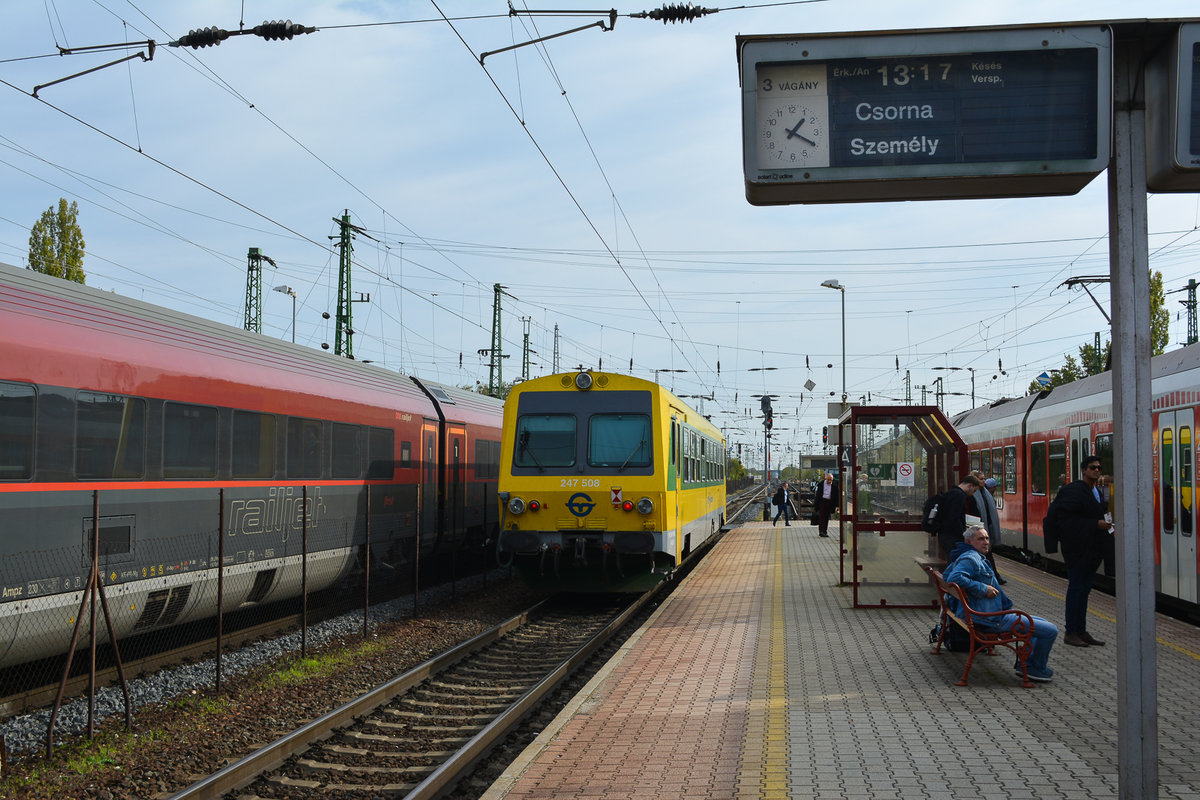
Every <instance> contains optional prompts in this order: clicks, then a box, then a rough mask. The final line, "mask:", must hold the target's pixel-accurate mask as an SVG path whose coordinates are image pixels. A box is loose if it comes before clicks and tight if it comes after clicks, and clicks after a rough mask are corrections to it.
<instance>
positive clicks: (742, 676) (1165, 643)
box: [484, 522, 1200, 800]
mask: <svg viewBox="0 0 1200 800" xmlns="http://www.w3.org/2000/svg"><path fill="white" fill-rule="evenodd" d="M838 551H839V546H838V539H837V538H835V537H831V538H828V539H822V538H818V537H817V535H816V529H815V528H814V527H812V526H811V525H807V524H804V523H793V524H792V525H791V526H790V527H784V526H782V525H779V526H772V525H771V524H770V523H766V522H753V523H749V524H747V525H744V526H742V527H740V528H737V529H735V530H733V531H730V532H729V533H728V534H726V535H725V537H724V538H723V539H722V540H721V541H720V542H718V544H717V545H716V547H715V548H714V549H713V551H712V552H711V553H710V554H709V555H708V557H707V558H706V559H705V560H704V562H703V563H702V564H701V565H700V566H699V567H698V568H697V569H696V570H695V571H694V572H693V573H692V574H691V575H690V576H689V577H688V578H687V579H686V580H685V581H683V583H682V584H681V585H680V586H679V587H678V588H677V590H676V591H675V593H674V594H673V595H672V596H671V597H670V598H669V599H668V601H667V602H665V603H664V604H663V605H662V606H661V607H660V608H659V609H658V611H657V612H656V613H655V614H654V616H653V617H652V618H651V619H650V620H649V621H648V622H647V624H646V625H645V626H643V627H642V629H641V630H640V631H638V632H637V633H636V634H635V635H634V636H632V637H631V638H630V639H629V640H628V641H627V642H626V644H625V645H624V647H623V648H622V649H621V651H620V653H618V655H617V656H615V657H614V658H613V659H612V660H611V661H610V662H609V663H608V664H607V665H606V666H605V668H604V669H603V670H602V671H601V672H600V673H599V674H598V675H597V676H596V677H595V678H594V679H593V680H592V681H591V682H590V683H589V684H588V686H587V687H585V689H584V690H583V691H582V692H580V693H579V695H577V696H576V697H575V699H574V700H573V701H572V703H571V704H570V705H569V706H568V707H567V708H566V709H564V710H563V712H562V713H561V714H560V715H559V716H558V718H557V719H556V720H555V721H554V722H553V723H552V724H551V725H550V726H548V727H547V729H546V730H545V731H543V733H542V734H541V735H540V736H539V737H538V738H537V740H536V741H535V742H533V743H532V744H531V745H530V746H529V748H527V749H526V751H525V753H523V754H522V756H521V757H520V758H519V759H518V760H517V761H516V762H515V763H514V764H513V765H512V766H511V767H510V768H509V770H508V771H507V772H506V773H505V774H504V775H503V776H502V777H501V778H500V779H499V780H497V781H496V783H495V784H493V786H492V787H491V788H490V789H489V790H488V791H487V793H486V794H485V795H484V798H486V799H487V800H498V798H502V797H507V798H513V799H514V800H516V799H518V798H519V799H520V800H533V798H603V799H604V800H622V799H623V798H818V799H822V798H829V800H835V799H836V800H842V798H861V799H862V800H876V799H878V800H889V799H890V798H895V799H896V800H900V798H905V799H906V800H911V799H912V798H931V799H933V800H952V798H993V797H994V798H1015V799H1016V800H1021V799H1022V798H1026V799H1027V800H1048V799H1049V800H1053V799H1055V798H1062V799H1063V800H1085V799H1086V800H1090V799H1091V798H1116V797H1118V794H1119V777H1118V774H1117V761H1118V756H1117V729H1118V726H1117V706H1116V701H1117V694H1116V681H1117V677H1116V660H1117V652H1116V651H1117V648H1116V646H1115V645H1116V641H1115V639H1116V610H1115V606H1114V600H1113V598H1112V597H1109V596H1107V595H1104V594H1101V593H1098V592H1093V593H1092V599H1091V605H1090V619H1089V624H1088V629H1089V631H1090V632H1091V633H1092V634H1093V635H1094V636H1097V637H1099V638H1100V639H1105V640H1108V642H1109V644H1108V645H1107V646H1105V647H1088V648H1074V647H1067V646H1065V645H1064V644H1063V643H1062V640H1061V636H1060V639H1059V642H1058V643H1057V644H1056V645H1055V648H1054V652H1053V653H1052V654H1051V657H1050V665H1051V666H1052V667H1053V668H1054V670H1055V676H1054V680H1053V682H1051V683H1048V684H1038V685H1036V686H1035V688H1033V689H1023V688H1021V685H1020V683H1021V682H1020V679H1019V678H1018V677H1016V676H1015V675H1014V674H1013V670H1012V658H1011V655H1009V654H1008V652H1007V651H1004V652H1003V653H1002V654H1001V655H998V656H994V657H989V656H979V657H978V658H977V659H976V664H975V666H974V667H973V668H972V670H971V676H970V684H971V685H970V686H968V687H965V688H963V687H957V686H954V681H955V680H957V679H958V676H959V675H960V674H961V672H962V667H963V663H964V661H965V655H964V654H962V653H947V652H943V653H942V654H941V655H937V656H935V655H932V654H931V653H930V646H929V644H928V636H929V629H930V628H931V627H932V626H933V624H934V623H935V622H936V614H935V612H934V611H932V610H926V609H898V608H890V609H855V608H853V601H852V596H851V591H850V588H849V587H846V586H840V585H838V574H839V573H838V557H839V552H838ZM999 568H1000V571H1001V573H1002V574H1003V575H1005V576H1006V577H1007V578H1008V584H1007V585H1006V586H1005V590H1006V591H1007V592H1008V594H1009V595H1010V596H1011V597H1013V599H1014V601H1015V602H1016V604H1017V606H1018V607H1019V608H1022V609H1024V610H1027V611H1029V612H1031V613H1033V614H1037V615H1040V616H1044V617H1046V618H1047V619H1050V620H1052V621H1054V622H1056V623H1057V624H1059V626H1060V628H1061V626H1062V615H1063V594H1064V592H1065V589H1066V582H1065V581H1063V580H1061V579H1059V578H1056V577H1054V576H1050V575H1047V574H1045V573H1042V572H1040V571H1038V570H1035V569H1032V568H1030V567H1027V566H1025V565H1022V564H1017V563H1015V562H1011V561H1006V560H1003V559H1001V560H1000V562H999ZM914 569H916V567H915V565H914ZM1156 624H1157V636H1158V641H1159V646H1158V649H1157V658H1158V665H1157V669H1158V683H1159V697H1158V707H1159V719H1158V738H1159V764H1158V770H1159V788H1158V796H1159V797H1160V798H1164V800H1166V799H1177V800H1184V799H1185V798H1188V799H1190V800H1195V799H1196V798H1200V703H1197V702H1196V698H1197V693H1198V691H1200V632H1198V631H1197V629H1196V628H1195V627H1193V626H1189V625H1186V624H1184V623H1181V622H1178V621H1176V620H1172V619H1168V618H1166V617H1162V616H1158V617H1157V623H1156Z"/></svg>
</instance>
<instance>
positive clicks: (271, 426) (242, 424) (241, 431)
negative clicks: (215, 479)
mask: <svg viewBox="0 0 1200 800" xmlns="http://www.w3.org/2000/svg"><path fill="white" fill-rule="evenodd" d="M233 477H235V478H260V479H262V478H274V477H275V417H274V416H273V415H271V414H259V413H256V412H254V411H238V410H237V409H234V411H233Z"/></svg>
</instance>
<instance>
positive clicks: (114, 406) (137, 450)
mask: <svg viewBox="0 0 1200 800" xmlns="http://www.w3.org/2000/svg"><path fill="white" fill-rule="evenodd" d="M145 443H146V401H145V400H143V399H141V398H140V397H124V396H122V395H117V394H101V393H97V392H79V393H77V394H76V395H75V476H76V477H78V478H140V477H142V476H143V475H145V473H146V444H145Z"/></svg>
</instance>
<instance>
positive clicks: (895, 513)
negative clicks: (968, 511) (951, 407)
mask: <svg viewBox="0 0 1200 800" xmlns="http://www.w3.org/2000/svg"><path fill="white" fill-rule="evenodd" d="M838 424H839V426H840V433H841V436H840V437H839V440H840V442H841V444H840V445H839V457H838V460H839V463H840V464H841V466H842V508H841V515H840V516H841V521H840V523H839V529H840V535H841V542H842V553H841V571H842V582H843V583H846V574H847V566H849V575H850V583H851V584H852V586H853V589H854V607H855V608H884V607H901V608H936V607H937V600H936V596H935V595H934V593H933V590H932V589H931V587H930V585H929V581H928V579H927V577H926V575H925V573H924V572H923V571H922V569H921V567H920V562H921V561H922V560H924V561H929V560H932V559H934V558H936V555H937V540H936V539H935V538H934V537H932V536H930V535H929V534H928V533H926V532H925V531H923V530H922V529H921V512H922V509H923V507H924V505H925V500H926V499H927V498H928V497H929V496H930V495H932V494H936V493H937V492H942V491H945V490H946V489H949V488H950V487H951V486H954V485H956V484H957V483H958V482H959V481H961V480H962V477H963V476H964V475H966V473H967V471H968V470H969V469H970V467H969V461H968V455H967V446H966V443H965V442H964V441H963V440H962V438H961V437H960V436H959V435H958V433H957V432H956V431H955V430H954V426H953V425H951V424H950V420H949V419H947V418H946V416H945V415H944V414H943V413H942V411H941V409H939V408H937V407H936V406H852V407H851V408H850V409H849V410H848V411H847V412H846V413H845V414H843V415H842V418H841V419H840V420H839V421H838Z"/></svg>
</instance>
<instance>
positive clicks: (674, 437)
mask: <svg viewBox="0 0 1200 800" xmlns="http://www.w3.org/2000/svg"><path fill="white" fill-rule="evenodd" d="M671 464H672V465H673V466H675V467H678V466H679V423H678V422H677V421H676V420H674V419H672V420H671Z"/></svg>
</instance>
